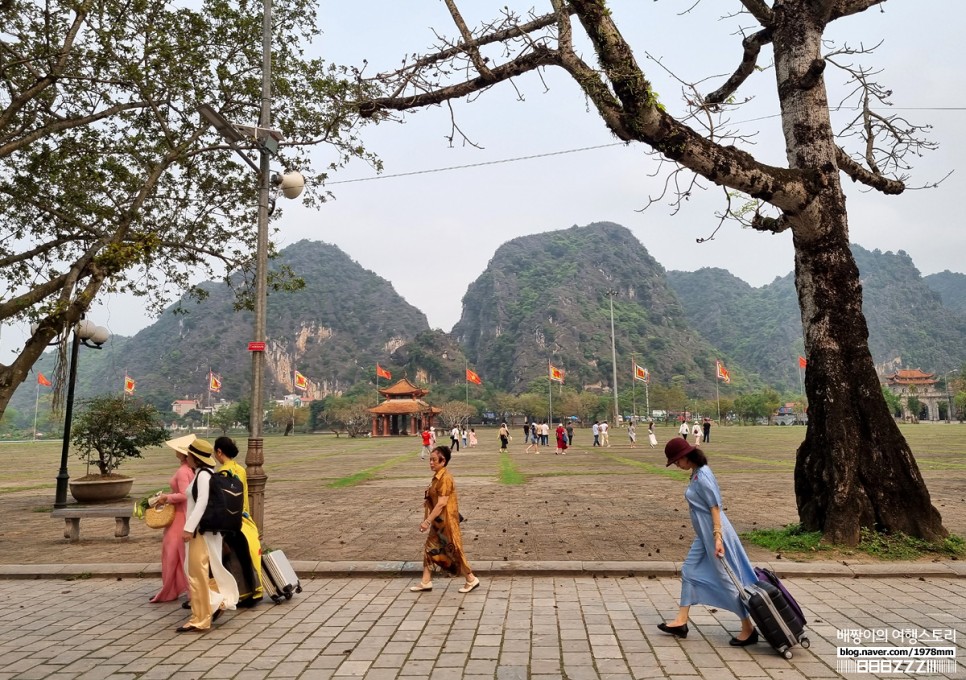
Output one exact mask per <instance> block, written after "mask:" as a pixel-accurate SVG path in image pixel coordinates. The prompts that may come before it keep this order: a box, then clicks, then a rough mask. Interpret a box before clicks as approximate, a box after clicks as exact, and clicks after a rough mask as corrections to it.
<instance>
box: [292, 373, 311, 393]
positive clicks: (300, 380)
mask: <svg viewBox="0 0 966 680" xmlns="http://www.w3.org/2000/svg"><path fill="white" fill-rule="evenodd" d="M295 389H297V390H307V389H309V379H308V378H306V377H305V376H304V375H302V374H301V373H299V372H298V371H295Z"/></svg>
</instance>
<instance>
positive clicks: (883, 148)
mask: <svg viewBox="0 0 966 680" xmlns="http://www.w3.org/2000/svg"><path fill="white" fill-rule="evenodd" d="M549 2H550V5H551V7H550V8H549V9H550V11H548V13H547V14H546V15H544V16H531V17H528V18H521V17H518V16H516V15H514V14H513V13H512V12H511V11H510V10H508V9H506V8H504V10H503V16H502V18H501V19H499V20H497V21H494V22H491V23H489V24H487V25H485V26H483V27H481V28H480V29H478V30H476V31H471V30H470V29H468V28H467V26H466V23H465V22H464V21H463V19H462V17H461V16H460V12H459V9H458V7H457V3H456V2H455V1H451V0H447V3H446V5H447V7H448V9H449V10H450V13H451V14H452V16H453V18H454V21H455V23H456V26H457V28H458V30H459V33H460V38H459V39H457V40H454V41H452V42H447V43H445V44H443V45H439V46H438V50H437V52H436V53H435V54H430V55H427V56H423V57H421V58H418V59H415V60H414V61H413V62H412V63H410V64H405V65H404V66H403V67H402V68H400V69H399V70H397V71H395V72H393V73H387V74H381V75H380V76H378V77H377V78H376V79H375V80H376V81H377V82H380V83H381V85H382V86H383V92H384V94H385V96H383V97H381V98H376V99H372V100H368V101H365V102H363V103H361V104H360V111H361V112H362V114H363V115H367V116H384V115H389V112H391V111H402V110H407V109H414V108H419V107H424V106H429V105H434V104H439V103H441V102H445V101H447V100H451V99H455V98H460V97H464V96H467V95H471V94H473V93H478V92H480V91H482V90H485V89H488V88H490V87H493V86H495V85H497V84H499V83H501V82H503V81H511V80H512V79H513V78H514V77H515V76H518V75H520V74H522V73H526V72H530V71H534V70H539V69H542V68H545V67H550V66H556V67H559V68H562V69H564V70H565V71H566V72H567V73H568V74H570V76H571V77H572V78H573V79H574V80H575V81H576V82H577V83H578V85H579V86H580V88H581V89H582V90H583V92H584V94H585V96H586V98H587V100H588V101H589V102H591V103H592V105H593V106H594V107H595V108H596V110H597V111H598V113H599V114H600V116H601V118H602V119H603V121H604V123H605V124H606V125H607V127H608V128H609V129H610V130H611V131H612V132H613V134H614V135H616V136H617V137H618V138H619V139H621V140H624V141H627V142H643V143H644V144H646V145H648V146H649V147H651V148H652V149H653V150H656V151H658V152H660V154H662V155H663V157H664V158H665V159H667V160H668V161H670V162H672V163H673V164H675V166H676V168H675V169H674V170H673V173H672V174H673V175H674V183H673V184H672V183H670V182H669V184H668V186H676V187H679V188H678V189H677V191H678V200H679V201H680V200H683V199H684V198H686V195H687V193H688V191H689V190H690V189H689V188H682V187H687V182H684V183H683V184H682V182H681V179H680V177H678V175H681V174H682V173H684V176H685V177H686V176H688V174H689V173H690V175H691V176H692V177H693V178H698V177H703V178H707V179H709V180H711V181H712V182H714V183H715V184H718V185H719V186H721V187H724V188H725V189H726V190H727V192H726V195H727V196H728V202H729V209H728V211H727V213H726V216H731V217H734V218H736V219H743V217H742V215H744V214H747V213H746V211H743V210H734V211H732V209H731V205H730V204H731V200H732V199H733V198H735V197H736V196H739V195H743V196H744V197H745V198H746V199H748V201H750V203H751V205H753V206H754V210H753V211H752V212H753V216H752V217H751V218H750V219H747V220H746V221H747V223H748V225H749V226H751V227H753V228H755V229H758V230H761V231H767V232H771V233H779V232H783V231H786V230H791V232H792V239H793V243H794V246H795V282H796V287H797V290H798V297H799V304H800V306H801V313H802V325H803V328H804V336H805V349H806V352H807V355H808V369H807V372H806V378H805V388H806V392H807V396H808V403H809V421H808V429H807V433H806V436H805V440H804V442H802V444H801V446H800V447H799V449H798V459H797V464H796V469H795V492H796V497H797V503H798V510H799V516H800V518H801V521H802V524H803V525H804V527H805V528H806V529H809V530H821V531H822V532H823V533H824V535H825V538H826V539H827V540H830V541H833V542H836V543H842V544H847V545H855V544H856V543H858V541H859V539H860V530H861V529H862V528H870V529H875V530H879V531H888V532H904V533H906V534H909V535H912V536H917V537H920V538H924V539H927V540H938V539H941V538H943V537H945V536H946V535H947V531H946V529H945V528H944V527H943V525H942V520H941V517H940V515H939V512H938V511H937V510H936V509H935V508H934V507H933V505H932V503H931V501H930V498H929V492H928V490H927V489H926V485H925V483H924V481H923V478H922V476H921V475H920V473H919V469H918V466H917V465H916V461H915V458H914V457H913V455H912V452H911V450H910V449H909V446H908V444H907V443H906V441H905V439H904V438H903V436H902V434H901V433H900V432H899V429H898V427H897V426H896V423H895V421H894V420H893V418H892V416H891V415H890V413H889V411H888V408H887V406H886V404H885V400H884V398H883V396H882V392H881V389H880V386H879V380H878V376H877V375H876V372H875V369H874V366H873V362H872V356H871V354H870V352H869V346H868V328H867V325H866V321H865V317H864V316H863V313H862V288H861V284H860V281H859V272H858V269H857V267H856V264H855V261H854V260H853V257H852V254H851V252H850V251H849V234H848V213H847V211H846V207H845V195H844V193H843V190H842V184H841V181H842V174H843V173H844V174H845V175H846V176H847V177H848V178H849V179H851V180H852V181H853V182H859V183H862V184H863V185H865V186H867V187H870V188H871V189H874V190H876V191H879V192H881V193H884V194H898V193H901V192H902V191H903V190H904V189H905V184H904V179H905V178H904V177H902V176H901V174H900V173H901V172H902V171H904V170H905V169H907V166H906V165H905V163H904V161H903V156H904V155H905V154H906V153H907V152H913V153H917V152H919V151H921V150H923V149H928V148H931V146H932V144H931V143H929V142H926V141H924V140H922V139H920V138H917V135H919V134H920V133H921V132H922V130H923V128H922V127H919V126H915V125H912V124H909V123H908V122H907V121H900V120H898V119H896V118H894V117H892V118H890V117H883V116H882V115H881V114H878V113H877V112H876V111H875V110H874V108H873V106H872V104H874V103H881V102H884V101H885V100H886V98H887V97H888V95H889V93H888V91H886V90H884V89H882V88H880V87H879V86H878V85H876V84H875V83H873V82H871V80H870V74H869V73H868V72H867V71H864V70H862V69H860V68H858V67H854V66H851V65H848V64H846V65H844V66H843V65H840V64H838V63H836V61H835V60H834V58H835V57H836V56H841V55H844V54H855V52H854V51H850V50H847V49H846V50H841V51H839V52H835V53H831V54H826V55H823V53H822V49H823V34H824V32H825V30H826V28H827V26H828V25H829V24H830V23H831V22H833V21H836V20H839V19H843V18H846V17H851V16H853V15H856V14H859V13H861V12H863V11H865V10H867V9H869V8H871V7H873V6H875V5H878V4H880V3H881V2H883V0H774V1H773V2H766V0H741V1H740V7H739V6H738V4H737V3H735V8H736V10H738V12H739V13H741V14H742V18H747V17H748V16H750V17H752V18H753V19H754V20H755V21H756V22H757V24H758V25H759V26H758V27H757V28H756V30H755V31H753V32H751V31H749V32H746V33H745V37H744V39H743V41H742V55H741V59H740V63H739V65H738V66H737V67H736V69H735V71H734V74H733V75H732V76H731V77H730V78H729V79H728V80H727V81H726V82H725V83H724V84H723V85H722V86H721V87H720V88H719V89H718V90H717V91H715V92H712V93H710V94H707V95H704V96H701V95H700V93H698V92H697V87H696V86H691V89H692V90H693V91H694V93H695V96H694V97H693V99H692V98H690V97H689V106H690V109H691V110H690V115H689V116H688V118H687V119H685V118H677V117H675V116H672V115H671V114H669V113H668V112H667V111H666V110H665V107H664V106H662V105H661V104H660V103H659V102H658V99H657V96H656V95H655V93H654V92H653V91H652V89H651V85H650V83H649V82H648V78H647V77H646V75H645V73H644V71H643V70H642V68H641V67H640V65H639V64H638V62H637V60H636V58H635V55H634V53H633V51H632V50H631V47H630V45H629V44H628V43H627V42H626V40H625V39H624V38H623V36H622V35H621V33H620V31H619V30H618V27H617V26H616V24H615V22H614V20H613V16H612V14H611V12H610V10H609V9H608V8H607V6H606V3H605V2H604V1H603V0H571V1H570V2H565V1H564V0H549ZM691 11H694V9H693V8H692V10H691ZM716 11H717V8H716ZM574 18H576V20H577V22H574V21H573V19H574ZM577 23H579V26H580V27H582V29H583V31H584V33H586V36H587V38H588V39H589V41H590V43H591V45H592V46H593V50H594V53H595V55H596V58H597V61H598V65H597V66H596V67H595V66H591V65H590V64H588V63H586V62H585V61H584V60H583V59H582V58H581V57H580V56H578V54H577V53H576V51H575V50H574V47H573V32H574V30H575V28H576V25H577ZM494 44H496V45H499V46H500V48H501V50H502V51H503V52H502V53H503V54H504V55H505V56H504V58H503V59H502V63H495V62H494V61H492V60H491V59H489V58H484V57H483V56H481V50H482V49H486V48H487V46H491V45H494ZM766 45H770V46H771V47H772V50H773V53H774V73H775V76H776V87H777V93H778V99H779V102H780V105H781V118H782V129H783V133H784V138H785V144H786V149H787V166H786V167H780V166H775V165H769V164H766V163H763V162H761V161H759V160H757V159H756V158H755V157H754V156H752V155H751V154H750V153H748V152H746V151H744V150H742V149H741V148H739V146H741V143H742V141H743V140H742V138H740V137H736V136H733V135H732V136H731V137H729V136H728V135H726V134H725V135H723V134H722V133H721V132H720V131H719V130H718V129H717V128H716V127H715V126H714V123H713V121H714V120H715V119H716V116H718V117H720V113H721V112H722V111H724V110H727V109H728V108H729V107H730V106H731V102H732V101H733V99H734V95H735V93H736V92H737V91H738V90H739V89H740V88H741V86H742V85H743V84H744V83H745V82H746V80H747V79H748V78H749V76H751V75H752V74H753V73H755V72H756V66H757V65H758V59H759V55H760V51H761V49H762V47H764V46H766ZM490 53H491V54H492V53H493V52H492V50H491V51H490ZM830 63H831V64H833V65H834V66H841V67H842V68H845V69H847V71H848V75H850V76H851V82H853V83H855V85H856V90H855V94H856V96H857V98H858V101H859V103H860V105H859V110H860V111H861V113H860V115H859V116H857V117H856V119H855V120H854V121H852V124H851V125H850V126H849V127H848V128H847V129H846V130H844V131H842V132H841V133H840V135H839V139H837V138H836V135H835V133H834V132H833V129H832V123H831V120H830V114H829V103H828V98H827V97H828V95H827V90H826V83H825V68H826V66H827V65H828V64H830ZM454 73H458V74H469V75H468V77H466V78H465V79H464V80H462V81H460V82H454V81H453V80H452V74H454ZM685 120H687V121H689V122H692V123H693V124H695V125H697V122H700V124H701V125H702V126H703V129H702V130H701V131H699V130H696V129H695V128H694V127H691V126H690V125H688V124H686V123H685V122H684V121H685ZM454 129H456V128H455V124H454ZM856 139H857V140H860V142H861V150H860V152H859V153H857V154H855V155H854V156H853V155H850V154H849V153H848V152H847V151H845V150H844V149H843V148H842V147H841V146H840V145H839V144H840V141H841V140H852V141H854V140H856ZM693 181H694V180H693V179H692V183H693ZM746 205H748V204H746Z"/></svg>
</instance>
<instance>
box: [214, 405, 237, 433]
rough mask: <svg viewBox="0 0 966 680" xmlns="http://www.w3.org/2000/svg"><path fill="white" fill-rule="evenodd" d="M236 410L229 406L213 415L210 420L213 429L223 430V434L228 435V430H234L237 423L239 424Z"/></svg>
mask: <svg viewBox="0 0 966 680" xmlns="http://www.w3.org/2000/svg"><path fill="white" fill-rule="evenodd" d="M236 410H237V409H236V408H235V407H234V406H228V407H226V408H220V409H218V410H217V411H215V412H214V413H212V414H211V419H210V422H211V425H212V427H216V428H218V429H219V430H221V433H222V434H228V430H230V429H231V428H233V427H234V426H235V423H236V422H238V418H237V416H236Z"/></svg>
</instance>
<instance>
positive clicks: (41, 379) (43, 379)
mask: <svg viewBox="0 0 966 680" xmlns="http://www.w3.org/2000/svg"><path fill="white" fill-rule="evenodd" d="M37 382H38V383H40V384H41V385H43V386H44V387H50V386H51V384H52V383H51V382H50V381H49V380H47V376H45V375H44V374H43V373H38V374H37Z"/></svg>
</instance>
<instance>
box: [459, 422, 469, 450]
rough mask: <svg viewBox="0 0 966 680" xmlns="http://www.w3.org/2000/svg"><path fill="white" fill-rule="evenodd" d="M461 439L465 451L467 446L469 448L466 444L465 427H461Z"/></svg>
mask: <svg viewBox="0 0 966 680" xmlns="http://www.w3.org/2000/svg"><path fill="white" fill-rule="evenodd" d="M460 438H462V440H463V448H464V449H465V448H466V446H467V444H466V428H465V427H461V428H460Z"/></svg>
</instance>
